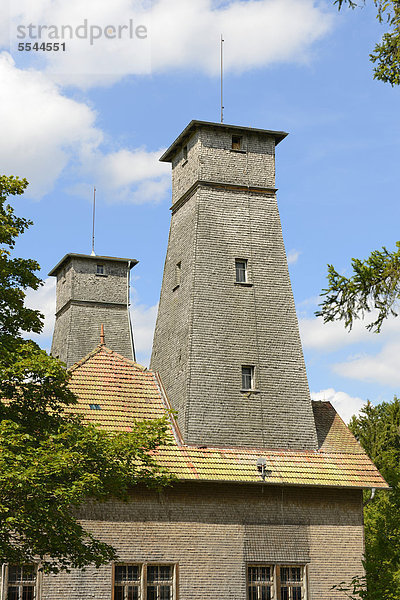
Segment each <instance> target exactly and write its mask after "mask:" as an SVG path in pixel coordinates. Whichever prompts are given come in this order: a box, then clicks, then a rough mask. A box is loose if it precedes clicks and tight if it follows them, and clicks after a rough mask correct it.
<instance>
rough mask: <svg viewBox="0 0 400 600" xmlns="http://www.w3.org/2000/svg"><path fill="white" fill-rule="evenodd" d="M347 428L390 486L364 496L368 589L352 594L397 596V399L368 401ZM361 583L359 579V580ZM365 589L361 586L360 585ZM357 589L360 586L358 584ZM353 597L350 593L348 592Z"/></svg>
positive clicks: (376, 598) (381, 598) (387, 599)
mask: <svg viewBox="0 0 400 600" xmlns="http://www.w3.org/2000/svg"><path fill="white" fill-rule="evenodd" d="M350 429H351V430H352V432H353V433H354V435H355V436H356V437H357V439H358V440H359V441H360V443H361V445H362V446H363V447H364V449H365V450H366V452H367V454H368V455H369V456H370V458H371V459H372V460H373V461H374V462H375V464H376V466H377V467H378V468H379V470H380V471H381V473H382V475H383V476H384V477H385V479H386V481H387V482H388V483H389V485H390V486H391V487H392V490H391V491H389V492H387V491H381V492H378V493H377V494H376V496H375V497H374V499H373V500H371V497H370V494H369V496H368V494H366V496H365V507H364V522H365V548H366V553H365V570H366V576H367V578H366V581H367V588H368V593H366V592H365V595H364V596H362V595H361V596H360V595H359V596H357V595H356V596H354V597H355V598H360V597H361V598H366V599H367V600H398V598H400V400H399V399H398V398H396V397H395V398H394V400H393V402H382V403H381V404H379V405H378V406H372V405H371V404H370V403H368V404H366V406H365V407H364V408H363V409H362V411H361V414H360V415H359V416H358V417H353V419H352V421H351V423H350ZM360 584H362V581H360ZM364 589H365V588H364ZM361 590H363V588H362V587H361ZM349 597H350V598H353V596H349Z"/></svg>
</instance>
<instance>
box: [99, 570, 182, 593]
mask: <svg viewBox="0 0 400 600" xmlns="http://www.w3.org/2000/svg"><path fill="white" fill-rule="evenodd" d="M130 566H135V567H139V593H138V597H139V600H147V587H148V585H149V584H148V581H147V569H148V567H171V570H172V576H171V579H170V580H169V581H170V582H171V583H170V584H168V585H170V586H171V592H172V593H171V597H170V600H177V597H178V563H174V562H168V561H165V562H160V561H151V562H137V561H127V562H121V561H118V562H115V563H113V565H112V592H111V598H112V600H116V596H115V586H116V585H118V584H117V583H116V579H115V567H130ZM156 585H161V584H160V583H158V584H156ZM125 595H126V594H124V600H125Z"/></svg>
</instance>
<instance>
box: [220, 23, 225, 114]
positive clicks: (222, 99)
mask: <svg viewBox="0 0 400 600" xmlns="http://www.w3.org/2000/svg"><path fill="white" fill-rule="evenodd" d="M224 41H225V40H224V38H223V37H222V33H221V123H223V122H224V87H223V84H224V46H223V44H224Z"/></svg>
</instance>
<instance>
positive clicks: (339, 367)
mask: <svg viewBox="0 0 400 600" xmlns="http://www.w3.org/2000/svg"><path fill="white" fill-rule="evenodd" d="M333 370H334V371H335V372H336V373H337V374H338V375H341V376H342V377H349V378H351V379H358V380H361V381H367V382H376V383H380V384H383V385H399V384H400V343H399V342H389V343H388V344H386V345H385V346H384V347H383V348H382V350H381V351H380V352H378V353H377V354H375V355H372V354H362V355H359V356H354V357H350V358H349V359H348V360H347V361H345V362H341V363H337V364H335V365H333Z"/></svg>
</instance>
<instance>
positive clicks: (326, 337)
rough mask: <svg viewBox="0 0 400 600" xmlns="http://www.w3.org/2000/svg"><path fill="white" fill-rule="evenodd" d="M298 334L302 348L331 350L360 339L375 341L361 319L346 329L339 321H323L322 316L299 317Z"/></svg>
mask: <svg viewBox="0 0 400 600" xmlns="http://www.w3.org/2000/svg"><path fill="white" fill-rule="evenodd" d="M299 326H300V335H301V340H302V344H303V346H304V348H309V349H313V350H322V351H325V352H331V351H332V350H337V349H339V348H343V347H344V346H348V345H350V344H354V343H356V342H360V341H368V340H369V341H376V336H375V337H374V334H373V333H371V332H369V331H367V329H366V328H365V324H364V323H363V322H362V321H356V322H355V324H354V327H353V328H352V330H351V331H348V330H347V329H346V328H345V327H344V325H343V323H342V322H341V321H333V322H331V323H324V321H323V319H322V317H314V318H307V319H299Z"/></svg>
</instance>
